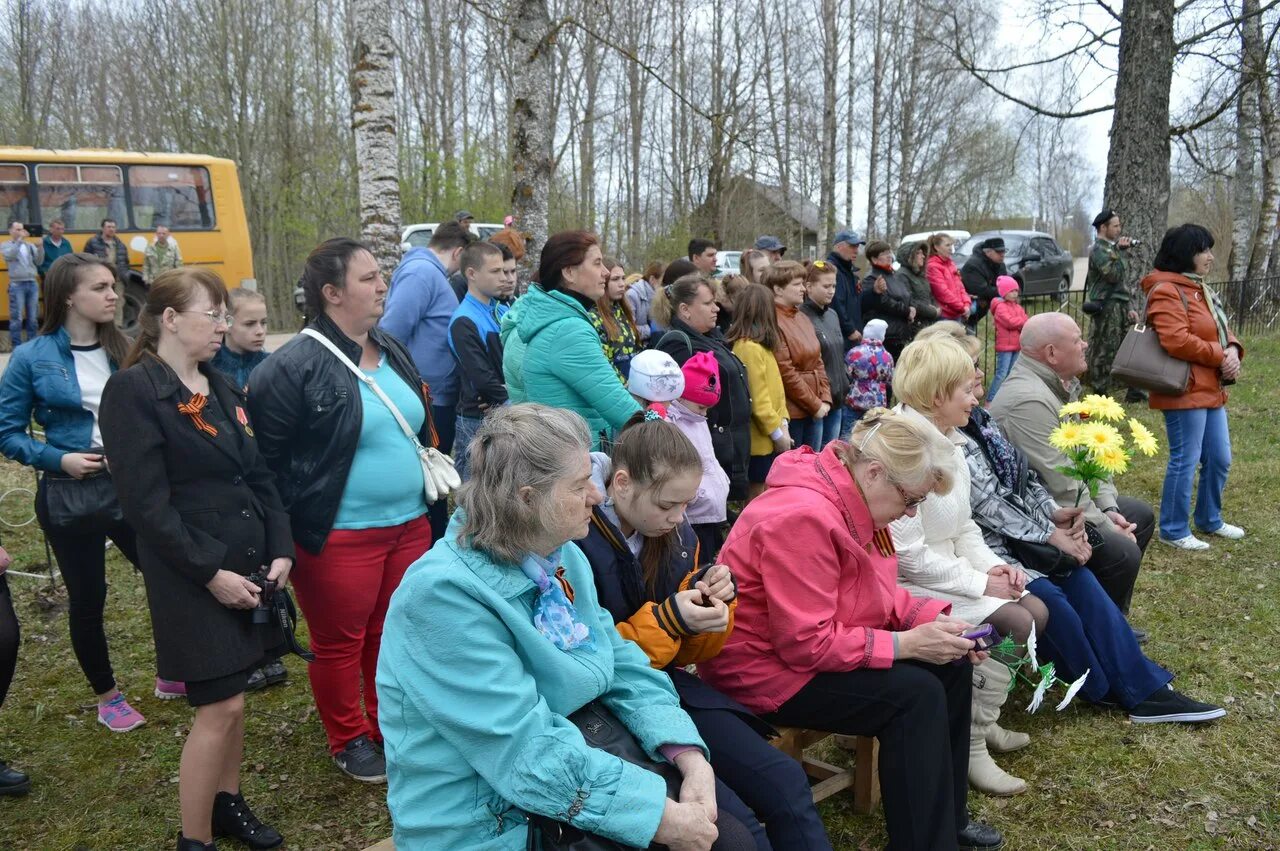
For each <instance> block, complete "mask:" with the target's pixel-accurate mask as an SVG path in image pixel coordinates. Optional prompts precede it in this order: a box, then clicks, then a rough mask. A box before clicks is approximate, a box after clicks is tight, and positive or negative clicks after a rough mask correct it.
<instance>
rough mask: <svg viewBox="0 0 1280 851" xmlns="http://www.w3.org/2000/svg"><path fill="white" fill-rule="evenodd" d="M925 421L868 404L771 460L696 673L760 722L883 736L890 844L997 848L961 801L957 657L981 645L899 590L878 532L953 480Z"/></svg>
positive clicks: (724, 556) (964, 759) (963, 690)
mask: <svg viewBox="0 0 1280 851" xmlns="http://www.w3.org/2000/svg"><path fill="white" fill-rule="evenodd" d="M930 431H931V430H930V429H927V428H924V427H922V426H920V425H918V424H916V423H914V422H912V421H910V420H909V419H908V418H907V417H905V416H902V415H900V414H895V413H892V412H889V411H886V410H884V409H883V408H877V409H874V410H872V411H869V412H867V415H866V416H865V417H863V419H862V420H861V421H860V422H859V423H858V425H857V426H856V427H855V428H854V431H853V435H852V437H851V439H850V442H849V443H847V444H846V443H843V442H841V441H834V442H832V443H830V444H828V445H827V447H826V448H825V449H823V451H822V452H821V453H815V452H813V451H812V450H810V449H808V448H801V449H798V450H795V451H792V452H787V453H785V454H783V455H782V456H781V457H780V458H778V460H777V461H776V462H775V463H774V466H773V469H772V470H771V471H770V474H769V480H768V484H769V489H768V490H767V491H765V492H764V493H763V494H762V495H761V496H759V497H757V498H756V499H755V500H753V501H752V502H751V503H749V504H748V505H747V507H746V509H745V510H744V511H743V512H742V515H741V516H740V517H739V518H738V521H737V523H735V524H734V527H733V531H732V532H731V533H730V534H729V539H728V541H727V542H726V543H725V546H724V549H722V550H721V552H720V558H721V561H722V562H723V563H725V564H727V565H729V567H730V568H731V569H732V571H733V574H734V576H735V577H736V578H737V581H738V608H737V613H736V620H735V627H734V631H733V633H732V634H731V635H730V636H729V639H728V641H727V642H726V644H725V646H724V649H723V650H722V651H721V653H720V655H718V656H717V657H715V658H714V659H710V660H707V661H705V662H700V663H699V664H698V670H699V673H701V674H702V677H703V679H705V680H706V681H707V682H709V683H710V684H712V685H713V686H715V687H716V688H717V689H719V690H721V691H723V692H725V693H726V694H728V695H729V696H731V697H733V698H735V699H736V700H738V701H740V702H741V703H743V704H745V705H746V706H747V707H748V708H750V709H751V710H753V711H754V712H756V713H758V714H760V715H762V716H763V717H764V718H765V719H766V720H769V721H772V722H775V723H778V724H784V725H788V726H797V727H807V728H810V729H817V730H829V731H831V732H833V733H841V734H847V735H864V736H874V737H876V738H877V739H879V741H880V788H881V790H882V791H883V794H884V810H885V821H886V823H887V828H888V833H889V847H890V848H892V849H920V851H924V849H929V851H937V849H955V848H960V847H963V848H983V849H986V848H996V847H999V845H1000V843H1001V842H1002V838H1001V836H1000V833H999V831H997V830H995V829H994V828H992V827H990V826H988V825H984V824H981V823H978V822H970V821H969V817H968V812H967V810H966V807H965V800H966V795H967V792H968V779H967V778H968V762H969V748H968V744H969V701H970V691H971V687H972V683H971V667H970V665H969V664H965V663H964V662H965V660H966V659H967V660H968V662H980V661H982V660H984V659H985V658H986V654H985V653H979V652H976V651H975V645H974V643H973V642H972V641H969V640H968V639H965V638H963V637H961V633H963V632H964V631H965V630H966V629H967V625H966V624H964V623H961V622H959V621H955V620H952V619H950V618H949V617H947V616H946V615H945V614H944V613H945V612H947V611H948V610H949V606H947V605H946V604H945V603H942V602H940V601H938V600H931V599H927V598H919V597H912V596H911V595H910V594H909V593H907V592H906V591H905V590H903V589H902V588H899V587H898V585H897V571H898V565H897V559H896V558H895V556H894V551H893V539H892V538H891V537H890V535H889V531H888V529H887V528H886V527H887V526H888V525H889V523H891V522H892V521H894V520H896V519H897V518H898V517H901V516H903V515H904V514H912V513H914V511H915V508H916V506H917V505H919V504H920V503H921V502H923V501H924V499H925V497H926V496H928V495H929V494H930V493H934V492H940V493H945V492H946V491H948V490H949V489H950V488H951V485H952V481H953V477H954V462H953V461H952V453H951V447H950V446H949V445H948V444H947V442H946V441H945V440H944V439H943V438H942V437H941V435H940V434H937V433H936V431H935V432H934V433H932V434H931V433H930ZM952 662H959V663H961V664H950V663H952Z"/></svg>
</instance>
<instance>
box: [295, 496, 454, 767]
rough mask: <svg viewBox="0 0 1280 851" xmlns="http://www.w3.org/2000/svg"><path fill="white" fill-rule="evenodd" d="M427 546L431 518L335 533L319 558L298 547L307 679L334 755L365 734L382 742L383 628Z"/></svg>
mask: <svg viewBox="0 0 1280 851" xmlns="http://www.w3.org/2000/svg"><path fill="white" fill-rule="evenodd" d="M429 549H431V524H430V523H429V522H428V520H427V516H426V515H425V514H424V515H423V516H421V517H419V518H417V519H415V520H410V521H409V522H408V523H402V524H401V525H399V526H389V527H387V528H385V529H335V530H333V531H332V532H330V533H329V537H328V539H327V540H326V541H325V545H324V549H323V550H322V551H321V552H320V554H319V555H312V554H311V553H309V552H307V551H306V550H304V549H303V548H302V547H298V556H297V563H296V565H295V566H294V569H293V573H292V574H290V580H291V581H292V583H293V588H294V591H295V593H296V594H297V597H298V605H299V606H301V607H302V613H303V614H304V615H306V618H307V627H308V629H309V630H310V633H311V650H312V652H313V653H315V654H316V660H315V661H314V662H312V663H311V664H310V665H308V666H307V674H308V676H310V678H311V691H312V693H313V694H314V695H315V698H316V709H317V710H319V713H320V720H321V721H322V722H323V723H324V731H325V734H326V735H327V736H328V737H329V751H330V752H331V753H335V754H336V753H338V752H339V751H340V750H342V749H343V748H344V747H346V746H347V744H348V743H349V742H351V741H352V740H353V739H356V738H358V737H360V736H368V737H369V738H370V739H371V740H373V741H374V742H381V741H382V733H381V731H380V730H379V729H378V695H377V692H376V690H375V689H374V677H375V675H376V674H377V671H378V650H379V648H380V647H381V645H382V623H383V620H385V618H386V616H387V606H388V605H389V604H390V602H391V595H392V593H393V592H394V591H395V590H396V588H397V587H399V585H400V579H401V578H402V577H403V576H404V572H405V571H406V570H408V568H409V565H411V564H413V563H414V562H415V561H417V560H418V559H419V558H420V557H421V556H422V554H423V553H425V552H426V551H427V550H429ZM362 679H363V689H362V687H361V685H362V684H361V680H362ZM362 693H363V697H364V707H363V709H362V708H361V705H360V699H361V695H362Z"/></svg>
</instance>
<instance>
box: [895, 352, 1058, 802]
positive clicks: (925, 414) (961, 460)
mask: <svg viewBox="0 0 1280 851" xmlns="http://www.w3.org/2000/svg"><path fill="white" fill-rule="evenodd" d="M974 379H975V367H974V361H973V356H972V355H970V354H969V353H968V352H966V351H965V349H964V347H963V346H962V345H961V344H960V343H958V342H957V341H955V340H951V339H945V338H936V339H933V338H931V339H925V340H917V341H916V342H914V343H912V344H911V345H909V346H907V347H906V348H905V349H903V352H902V357H901V359H899V361H898V364H897V368H896V371H895V373H894V377H893V392H894V394H895V395H896V396H897V397H898V398H899V399H900V400H902V404H900V405H899V406H898V409H897V410H899V411H901V413H902V414H903V415H904V416H907V417H909V418H911V419H912V420H914V421H915V422H917V423H918V424H920V425H921V426H926V427H931V428H933V429H935V430H936V431H937V433H939V434H941V435H942V436H943V437H944V438H946V439H947V441H948V442H950V443H951V445H952V452H953V455H954V459H955V464H956V470H957V472H956V477H957V483H956V487H955V488H954V489H953V490H952V491H951V492H950V493H949V494H947V495H945V496H935V497H931V498H930V499H928V500H926V501H925V502H924V504H923V505H921V507H920V511H919V513H918V514H917V515H916V516H915V517H906V518H903V519H901V520H898V521H897V522H895V523H894V524H893V525H892V526H891V527H890V528H891V529H892V531H893V541H894V545H895V547H896V548H897V550H898V553H899V559H898V579H899V582H901V583H902V585H903V587H905V588H907V589H908V590H909V591H911V592H912V593H913V594H919V595H921V596H930V597H937V598H939V599H942V600H946V601H948V602H949V603H951V604H952V607H953V611H954V612H955V615H956V616H957V617H959V618H962V619H964V620H967V621H970V622H972V623H989V624H991V625H992V626H994V627H995V628H996V629H997V630H999V631H1000V632H1001V633H1002V634H1005V635H1009V634H1012V635H1013V637H1014V639H1015V640H1016V641H1018V642H1020V643H1021V642H1025V641H1026V639H1027V636H1028V634H1029V633H1030V631H1031V627H1032V624H1033V623H1034V625H1035V628H1036V632H1037V633H1040V634H1043V633H1044V629H1045V626H1046V625H1047V623H1048V620H1049V613H1048V610H1047V609H1046V608H1045V606H1044V603H1043V602H1041V601H1040V600H1039V599H1038V598H1036V597H1035V596H1034V595H1032V594H1030V593H1028V592H1027V590H1026V586H1027V583H1028V582H1029V581H1030V578H1029V577H1028V576H1027V574H1026V572H1025V571H1023V570H1022V569H1020V568H1018V567H1015V566H1013V565H1010V564H1007V563H1006V562H1005V559H1003V558H1001V557H1000V556H998V555H996V554H995V553H994V552H992V551H991V549H990V547H988V546H987V544H986V541H985V540H984V538H983V535H982V530H981V529H980V528H979V527H978V525H977V524H976V523H975V522H974V521H973V510H972V506H971V504H970V501H969V485H970V482H969V470H968V466H967V463H966V460H965V445H966V441H965V437H964V434H963V433H962V432H961V431H960V429H961V428H963V427H964V426H965V425H967V424H968V422H969V414H970V412H971V411H972V410H973V409H974V408H975V407H976V406H977V404H978V400H977V397H976V396H975V395H974ZM1009 678H1010V674H1009V669H1008V668H1006V667H1005V666H1004V665H1002V664H1000V663H999V662H988V663H986V664H984V665H982V666H980V667H978V668H975V669H974V694H973V701H974V723H973V725H972V727H971V732H970V753H969V782H970V783H971V784H972V785H973V786H974V787H975V788H976V789H978V790H979V791H982V792H986V793H988V794H992V795H1001V796H1004V795H1017V794H1019V793H1021V792H1025V791H1026V788H1027V784H1026V783H1025V782H1024V781H1022V780H1020V779H1019V778H1016V777H1013V776H1011V775H1009V774H1006V773H1005V772H1004V771H1003V770H1002V769H1001V768H1000V767H999V766H998V765H996V764H995V762H994V761H993V760H992V759H991V756H990V754H989V753H988V749H987V742H986V735H987V731H988V728H990V727H991V726H993V725H995V723H996V721H997V720H998V719H999V717H1000V707H1001V706H1003V705H1004V701H1005V698H1006V697H1007V695H1008V692H1007V686H1008V683H1009Z"/></svg>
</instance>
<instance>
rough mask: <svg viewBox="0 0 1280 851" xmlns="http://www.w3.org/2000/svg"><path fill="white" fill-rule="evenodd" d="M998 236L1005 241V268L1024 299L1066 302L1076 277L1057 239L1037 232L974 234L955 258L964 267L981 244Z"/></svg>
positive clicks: (1019, 231)
mask: <svg viewBox="0 0 1280 851" xmlns="http://www.w3.org/2000/svg"><path fill="white" fill-rule="evenodd" d="M993 236H998V237H1001V238H1003V239H1004V247H1005V254H1004V265H1005V266H1007V267H1008V268H1009V274H1010V275H1012V276H1013V277H1014V278H1015V279H1016V280H1017V281H1018V286H1019V288H1020V289H1021V290H1022V294H1023V295H1024V296H1037V295H1053V296H1057V297H1059V298H1062V299H1065V298H1066V296H1067V293H1068V292H1069V291H1070V290H1071V278H1072V275H1073V274H1074V271H1073V265H1072V260H1071V252H1069V251H1067V250H1066V249H1064V248H1062V247H1061V246H1060V245H1058V242H1057V240H1055V239H1054V238H1053V237H1052V236H1050V235H1049V234H1047V233H1042V232H1041V231H1037V230H988V231H983V232H981V233H975V234H974V235H973V236H971V237H969V238H968V239H967V240H965V241H964V242H963V243H961V244H960V245H958V246H956V250H955V254H954V258H955V261H956V265H957V266H963V265H964V264H965V261H966V260H968V259H969V256H970V255H971V254H973V252H974V250H975V249H976V248H977V246H978V244H979V243H980V242H983V241H984V240H987V239H990V238H991V237H993Z"/></svg>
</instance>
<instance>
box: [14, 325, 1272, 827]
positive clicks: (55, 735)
mask: <svg viewBox="0 0 1280 851" xmlns="http://www.w3.org/2000/svg"><path fill="white" fill-rule="evenodd" d="M1245 363H1246V366H1245V375H1244V377H1243V380H1242V381H1241V383H1240V384H1239V385H1238V386H1237V387H1236V389H1235V390H1234V391H1233V393H1232V400H1231V426H1232V430H1233V432H1234V449H1235V464H1234V467H1233V469H1232V473H1231V480H1230V483H1229V485H1228V488H1227V494H1226V510H1227V516H1228V517H1229V519H1230V520H1231V521H1232V522H1236V523H1239V524H1240V525H1243V526H1244V527H1245V528H1246V529H1248V531H1249V537H1247V538H1246V539H1245V540H1243V541H1240V542H1237V543H1226V542H1219V541H1217V540H1216V539H1215V542H1214V546H1213V549H1212V550H1210V551H1209V552H1208V553H1205V554H1186V553H1181V552H1175V551H1173V550H1170V549H1169V548H1167V547H1163V546H1162V545H1160V544H1158V543H1155V544H1153V545H1152V548H1151V551H1150V553H1149V554H1148V557H1147V559H1146V562H1145V564H1144V569H1143V572H1142V574H1141V576H1140V577H1139V579H1138V587H1137V592H1136V594H1135V597H1134V605H1133V617H1134V620H1135V622H1136V623H1138V624H1140V625H1141V626H1143V627H1144V628H1146V629H1147V630H1148V631H1149V632H1150V633H1151V643H1150V644H1149V645H1148V646H1147V651H1148V653H1149V654H1150V655H1151V656H1152V658H1154V659H1156V660H1157V661H1159V662H1161V663H1163V664H1164V665H1166V666H1168V667H1169V668H1170V669H1171V670H1173V671H1175V672H1176V673H1177V674H1178V679H1177V686H1178V687H1179V688H1181V689H1184V690H1185V691H1187V692H1189V693H1190V694H1192V695H1195V696H1197V697H1201V698H1204V699H1206V700H1213V701H1218V702H1221V703H1223V704H1225V705H1226V706H1227V707H1228V708H1229V710H1230V714H1229V715H1228V716H1227V718H1226V719H1224V720H1223V721H1222V722H1219V723H1217V724H1214V725H1209V726H1206V727H1202V728H1181V727H1164V726H1159V727H1155V728H1143V727H1135V726H1133V725H1131V724H1129V723H1128V721H1127V720H1126V719H1125V717H1124V716H1123V715H1121V714H1118V713H1104V712H1100V711H1097V710H1094V709H1092V708H1089V707H1086V706H1081V705H1079V704H1077V705H1074V706H1072V707H1071V708H1070V709H1068V710H1067V711H1066V712H1064V713H1061V714H1058V713H1056V712H1054V711H1053V709H1052V706H1050V707H1048V708H1047V709H1042V710H1041V711H1040V713H1039V714H1037V715H1027V714H1026V713H1025V712H1024V711H1022V709H1021V707H1022V706H1025V705H1026V702H1027V693H1026V692H1025V691H1017V692H1015V693H1014V695H1013V696H1012V697H1011V698H1010V702H1009V707H1008V708H1007V710H1006V715H1005V723H1006V725H1007V726H1008V727H1010V728H1011V729H1016V730H1025V731H1028V732H1030V733H1031V734H1032V736H1033V742H1032V746H1031V747H1030V748H1027V749H1026V750H1024V751H1021V752H1019V753H1016V754H1010V755H1008V756H1002V757H999V761H1000V763H1001V764H1002V765H1003V766H1005V767H1006V768H1007V769H1008V770H1010V771H1012V772H1014V773H1016V774H1017V775H1018V776H1020V777H1023V778H1025V779H1026V780H1027V782H1028V783H1029V785H1030V787H1031V788H1030V790H1029V791H1028V792H1027V793H1026V794H1024V795H1021V796H1019V797H1016V798H1011V799H1004V800H1001V799H994V798H984V797H981V796H977V795H974V796H972V797H971V804H972V806H973V808H974V810H975V811H976V814H977V815H978V816H979V817H980V818H982V819H985V820H988V821H990V822H992V823H994V824H996V825H997V826H999V827H1000V828H1001V829H1002V830H1003V831H1004V832H1005V835H1006V836H1007V837H1008V839H1009V843H1008V846H1007V847H1009V848H1011V849H1046V848H1062V849H1146V848H1153V849H1159V851H1175V849H1177V850H1178V851H1180V850H1181V849H1209V848H1240V849H1251V851H1252V849H1262V848H1277V847H1280V648H1278V647H1277V644H1278V642H1277V638H1278V637H1280V594H1278V593H1277V592H1278V591H1280V563H1278V561H1280V555H1278V553H1277V545H1278V544H1280V513H1278V512H1277V509H1276V503H1277V501H1278V499H1277V498H1278V497H1280V418H1277V417H1276V415H1275V405H1274V400H1275V399H1276V398H1278V397H1280V340H1276V339H1270V340H1259V341H1253V342H1252V343H1251V344H1250V351H1249V357H1248V358H1247V359H1246V361H1245ZM1130 410H1131V412H1133V413H1135V414H1136V415H1137V416H1139V417H1140V418H1141V419H1142V420H1143V421H1144V422H1146V423H1147V424H1148V425H1150V426H1151V427H1152V428H1153V430H1155V432H1156V433H1157V434H1158V435H1159V436H1160V437H1161V443H1162V446H1163V442H1164V441H1163V437H1164V428H1163V424H1162V422H1161V420H1160V419H1159V417H1158V416H1154V415H1152V414H1151V412H1149V411H1146V410H1145V409H1139V408H1135V407H1132V406H1131V407H1130ZM1163 472H1164V466H1163V459H1162V458H1157V459H1152V460H1150V461H1145V460H1144V461H1140V462H1139V463H1137V465H1136V468H1135V469H1134V470H1132V471H1131V472H1129V473H1128V474H1126V475H1125V476H1124V477H1123V479H1122V480H1121V482H1120V484H1121V489H1122V490H1123V491H1124V492H1125V493H1129V494H1133V495H1135V496H1140V497H1142V498H1144V499H1147V500H1150V501H1152V502H1153V503H1154V502H1155V501H1156V499H1157V497H1158V493H1159V487H1160V482H1161V479H1162V477H1163ZM31 485H32V476H31V473H30V471H29V470H25V469H23V468H20V467H18V466H17V465H13V464H8V463H3V464H0V492H3V491H7V490H9V489H11V488H16V487H31ZM30 515H31V510H30V497H29V496H28V495H26V494H21V493H10V494H9V495H8V496H7V497H6V498H4V499H3V500H0V518H3V520H4V521H6V522H7V523H15V522H21V521H22V520H25V519H26V518H28V517H30ZM5 531H6V534H5V536H4V544H5V546H6V547H7V548H8V549H9V551H10V553H12V554H13V556H14V559H15V569H19V570H28V571H32V570H34V569H38V568H39V567H40V565H42V563H43V562H44V560H45V554H44V546H43V544H42V542H41V540H40V538H39V534H38V530H36V529H35V527H34V525H26V526H22V527H19V528H17V529H5ZM109 572H110V580H111V592H110V598H109V603H108V610H107V611H108V637H109V639H110V641H111V648H112V659H113V662H114V664H115V667H116V672H117V676H118V678H119V679H120V682H121V684H122V686H123V687H124V690H125V693H126V694H127V695H128V696H129V698H130V700H131V701H132V702H133V703H134V705H135V706H136V707H138V708H139V709H140V710H141V711H142V712H143V713H144V714H145V715H146V716H147V721H148V723H147V726H146V727H143V728H142V729H140V730H137V731H135V732H133V733H129V734H125V735H112V734H110V733H108V732H106V730H104V729H102V728H101V727H99V726H98V725H97V724H96V723H95V719H94V712H93V696H92V694H90V692H89V688H88V686H87V685H86V683H85V681H84V678H83V676H82V674H81V673H80V670H79V667H78V666H77V665H76V662H75V659H74V657H73V656H72V653H71V648H70V643H69V641H68V638H67V625H66V611H65V609H66V603H65V595H64V594H63V593H62V592H61V591H58V592H57V593H55V594H53V595H52V596H50V595H49V594H48V593H47V592H46V586H45V583H43V582H41V581H39V580H34V579H24V578H20V577H13V578H11V579H10V587H11V588H12V589H13V592H14V597H15V601H16V604H17V608H18V616H19V618H20V619H21V621H22V626H23V644H22V651H21V658H20V659H19V663H18V674H17V679H16V681H15V683H14V685H13V689H12V691H11V693H10V694H9V698H8V701H7V703H6V704H5V706H4V709H3V711H0V759H5V760H6V761H8V762H10V763H11V764H13V765H16V766H19V767H21V768H22V769H23V770H25V771H27V772H29V773H30V774H31V775H32V776H33V778H34V786H33V790H32V793H31V794H30V795H29V796H28V797H26V798H20V799H7V798H6V799H0V851H10V849H13V851H18V849H32V851H46V849H48V851H55V849H94V851H107V849H128V850H129V851H132V849H159V848H164V847H172V843H173V837H174V835H175V833H176V832H177V829H178V804H177V785H176V781H177V765H178V755H179V752H180V750H181V747H182V741H183V737H184V736H185V734H186V732H187V729H188V724H189V723H190V717H191V711H190V709H189V708H188V707H187V706H186V705H185V703H183V702H169V703H162V702H160V701H157V700H155V699H154V698H153V697H152V696H151V687H152V678H153V677H154V664H155V660H154V651H153V649H152V644H151V629H150V622H149V618H148V615H147V609H146V599H145V593H144V591H143V588H142V582H141V580H140V577H138V576H137V575H136V574H135V573H134V572H133V570H132V569H131V568H130V567H129V566H128V565H127V563H125V562H124V561H123V560H122V559H120V558H119V556H118V555H115V554H112V556H111V558H110V562H109ZM287 664H288V666H289V669H290V674H291V677H292V679H291V680H290V682H289V683H288V684H287V685H285V686H282V687H279V688H276V689H272V690H269V691H267V692H265V693H262V694H257V695H251V696H250V697H249V720H248V742H247V746H246V756H245V771H244V786H245V792H246V795H247V797H248V798H249V800H250V801H251V802H252V803H253V804H254V805H255V807H256V808H257V809H258V811H259V812H260V814H261V815H262V816H263V817H265V818H266V819H267V820H268V821H270V822H271V823H273V824H275V825H276V826H277V827H279V828H280V829H281V831H282V832H283V833H284V834H285V836H286V837H287V838H288V845H289V847H291V848H296V849H308V851H311V849H360V848H363V847H365V846H366V845H369V844H372V842H373V841H375V840H377V839H380V838H382V837H384V836H387V835H388V834H389V833H390V821H389V818H388V816H387V811H386V807H385V802H384V789H383V788H382V787H369V786H364V785H362V784H357V783H354V782H351V781H348V780H346V779H344V778H341V777H340V776H339V775H338V774H337V771H336V769H334V768H333V766H332V765H331V763H330V762H329V761H328V759H327V751H326V748H325V743H324V734H323V731H322V729H321V727H320V723H319V720H318V719H317V717H316V714H315V710H314V707H313V705H312V701H311V694H310V690H309V689H308V687H307V684H306V679H305V671H304V666H303V665H302V663H301V662H300V661H298V660H297V659H290V660H288V663H287ZM831 758H832V759H833V760H841V759H844V757H843V756H842V755H835V756H832V757H831ZM822 812H823V815H824V817H825V819H826V823H827V827H828V830H829V831H830V834H831V838H832V841H833V843H834V844H835V846H836V847H837V848H839V849H862V848H868V849H878V848H882V847H883V846H884V843H885V841H886V837H885V835H884V830H883V824H882V819H881V817H880V816H879V815H878V814H876V815H870V816H857V815H854V814H852V812H851V811H850V809H849V807H848V805H847V804H846V803H845V802H844V801H843V800H842V799H841V800H837V799H830V800H828V801H826V802H824V803H823V805H822ZM228 847H239V846H237V845H233V844H231V843H228Z"/></svg>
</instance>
